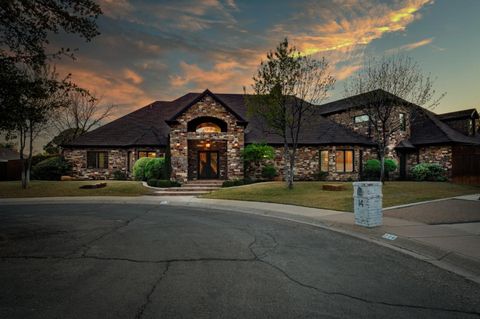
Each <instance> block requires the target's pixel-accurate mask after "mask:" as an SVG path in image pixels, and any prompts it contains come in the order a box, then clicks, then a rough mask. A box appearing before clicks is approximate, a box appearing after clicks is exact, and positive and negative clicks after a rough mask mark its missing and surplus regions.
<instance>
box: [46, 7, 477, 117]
mask: <svg viewBox="0 0 480 319" xmlns="http://www.w3.org/2000/svg"><path fill="white" fill-rule="evenodd" d="M100 5H101V7H102V9H103V11H104V15H103V16H102V17H100V18H99V21H98V24H99V28H100V32H101V35H100V36H99V37H97V38H95V39H94V40H93V41H92V42H90V43H83V42H81V41H79V39H78V38H75V37H65V36H64V35H61V36H58V37H57V38H56V39H55V41H54V42H55V43H56V44H57V45H62V46H66V45H68V46H70V47H74V48H78V49H79V51H78V53H77V59H76V61H69V60H67V59H63V60H61V61H59V62H58V65H57V67H58V69H59V70H60V71H61V72H64V73H67V72H68V73H72V76H73V78H74V79H75V80H76V81H77V83H79V84H80V85H81V86H84V87H86V88H88V89H90V90H92V91H95V92H96V94H97V95H99V96H102V97H103V100H102V102H103V103H108V104H110V103H113V104H116V105H118V108H117V112H116V114H115V116H120V115H123V114H125V113H127V112H130V111H132V110H134V109H137V108H139V107H142V106H144V105H146V104H148V103H150V102H152V101H155V100H171V99H174V98H176V97H178V96H181V95H183V94H185V93H187V92H190V91H202V90H204V89H206V88H209V89H210V90H211V91H213V92H218V93H224V92H231V93H241V92H242V88H243V86H247V87H248V86H249V84H250V83H251V77H252V75H253V74H254V72H255V70H256V68H257V66H258V64H259V63H260V61H261V59H262V58H264V57H265V54H266V52H267V51H268V50H270V49H273V48H274V47H275V46H276V44H277V43H278V42H280V41H281V40H282V39H283V38H284V37H288V38H289V40H290V42H292V43H293V44H295V45H296V46H297V47H298V48H299V49H300V50H301V51H303V52H305V53H307V54H311V55H313V56H314V57H318V58H320V57H322V56H325V57H326V58H327V59H328V60H329V61H330V64H331V67H332V69H331V71H332V73H333V75H334V76H335V77H336V78H337V84H336V87H335V90H334V91H333V92H332V94H331V96H330V98H329V99H330V100H334V99H337V98H341V97H343V82H344V81H345V80H346V79H348V77H349V76H350V75H351V74H353V73H354V72H355V71H357V70H359V69H360V68H361V65H362V61H363V60H364V58H365V57H369V56H381V55H384V54H391V53H392V52H402V53H405V54H408V55H410V56H412V57H413V58H414V59H415V60H417V61H418V62H419V64H420V65H421V67H422V68H423V70H424V71H425V72H426V73H431V74H432V75H433V76H435V77H436V78H437V82H436V89H437V91H438V92H446V93H447V95H446V97H445V98H444V99H443V100H442V102H441V104H440V106H438V107H437V109H436V110H435V111H436V112H437V113H442V112H448V111H454V110H458V109H463V108H471V107H477V106H478V105H479V104H480V90H479V84H480V81H479V80H480V59H479V55H478V52H479V51H480V38H479V34H478V33H479V31H480V19H478V12H480V1H478V0H458V1H452V0H436V1H431V0H404V1H399V0H398V1H396V0H392V1H379V0H363V1H353V0H324V1H309V0H300V1H299V0H297V1H240V0H198V1H194V0H177V1H153V0H150V1H133V0H101V1H100Z"/></svg>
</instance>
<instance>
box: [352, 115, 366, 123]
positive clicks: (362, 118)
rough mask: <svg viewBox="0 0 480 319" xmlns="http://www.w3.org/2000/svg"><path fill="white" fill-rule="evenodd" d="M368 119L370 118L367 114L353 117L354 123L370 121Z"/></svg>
mask: <svg viewBox="0 0 480 319" xmlns="http://www.w3.org/2000/svg"><path fill="white" fill-rule="evenodd" d="M368 120H369V117H368V115H367V114H363V115H358V116H355V117H354V118H353V122H354V123H364V122H368Z"/></svg>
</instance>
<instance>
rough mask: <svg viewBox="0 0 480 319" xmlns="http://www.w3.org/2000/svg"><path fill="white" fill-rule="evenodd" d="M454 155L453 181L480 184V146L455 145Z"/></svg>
mask: <svg viewBox="0 0 480 319" xmlns="http://www.w3.org/2000/svg"><path fill="white" fill-rule="evenodd" d="M452 155H453V158H452V161H453V163H452V164H453V167H452V179H453V182H454V183H461V184H477V185H480V146H466V145H462V146H460V145H459V146H454V147H453V154H452Z"/></svg>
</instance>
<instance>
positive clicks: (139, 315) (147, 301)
mask: <svg viewBox="0 0 480 319" xmlns="http://www.w3.org/2000/svg"><path fill="white" fill-rule="evenodd" d="M169 269H170V263H169V262H167V264H166V265H165V269H164V270H163V272H162V273H161V274H160V276H159V277H158V278H157V280H155V282H154V283H153V285H152V288H150V291H149V292H148V294H147V296H146V298H145V302H144V303H143V304H142V305H141V306H140V308H138V311H137V313H136V315H135V319H140V318H142V317H143V313H144V312H145V309H146V308H147V306H148V305H149V304H150V303H151V302H152V295H153V293H154V292H155V289H157V286H158V285H159V284H160V282H161V281H162V280H163V279H164V278H165V277H166V276H167V272H168V270H169Z"/></svg>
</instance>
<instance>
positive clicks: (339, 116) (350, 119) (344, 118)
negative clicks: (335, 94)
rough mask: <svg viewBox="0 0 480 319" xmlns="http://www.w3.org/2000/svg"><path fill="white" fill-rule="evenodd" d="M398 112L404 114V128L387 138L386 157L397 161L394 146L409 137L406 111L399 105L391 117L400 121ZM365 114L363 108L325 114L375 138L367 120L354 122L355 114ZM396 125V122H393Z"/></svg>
mask: <svg viewBox="0 0 480 319" xmlns="http://www.w3.org/2000/svg"><path fill="white" fill-rule="evenodd" d="M400 113H403V114H405V124H406V126H405V130H397V131H396V132H395V133H393V135H392V136H391V137H390V139H389V143H388V145H387V148H388V150H387V157H389V158H393V159H395V160H396V161H397V162H398V160H399V158H398V154H397V153H396V152H395V147H396V146H397V145H398V143H400V142H401V141H403V140H405V139H408V138H409V137H410V121H409V118H408V112H407V111H406V110H405V109H404V108H401V107H398V108H397V109H395V111H394V112H393V113H392V116H391V118H392V119H395V120H396V121H397V120H398V121H400ZM363 114H365V112H364V111H363V110H359V109H355V110H350V111H346V112H341V113H335V114H332V115H327V118H329V119H330V120H332V121H334V122H336V123H338V124H340V125H342V126H345V127H347V128H349V129H350V130H352V131H354V132H356V133H359V134H362V135H364V136H368V137H371V138H375V132H374V130H373V128H369V126H370V124H369V122H362V123H355V122H354V119H355V117H356V116H360V115H363ZM395 125H398V124H395Z"/></svg>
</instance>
